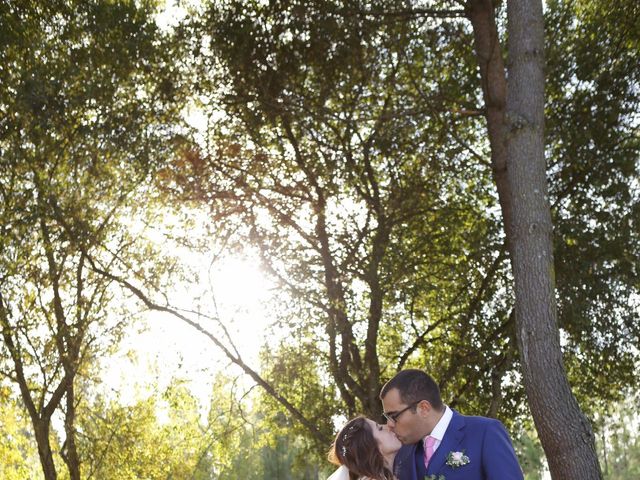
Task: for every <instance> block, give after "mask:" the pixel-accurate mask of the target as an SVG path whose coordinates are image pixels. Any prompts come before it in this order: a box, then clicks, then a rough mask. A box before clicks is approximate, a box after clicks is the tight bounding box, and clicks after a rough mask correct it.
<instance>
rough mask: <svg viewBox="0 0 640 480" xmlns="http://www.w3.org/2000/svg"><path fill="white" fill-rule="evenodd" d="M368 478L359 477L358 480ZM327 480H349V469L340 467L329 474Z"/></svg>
mask: <svg viewBox="0 0 640 480" xmlns="http://www.w3.org/2000/svg"><path fill="white" fill-rule="evenodd" d="M367 478H368V477H360V480H367ZM327 480H349V469H348V468H347V467H345V466H344V465H342V466H341V467H340V468H339V469H337V470H336V471H335V472H333V473H332V474H331V476H330V477H329V478H327Z"/></svg>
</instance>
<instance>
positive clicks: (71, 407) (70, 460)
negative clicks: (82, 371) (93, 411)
mask: <svg viewBox="0 0 640 480" xmlns="http://www.w3.org/2000/svg"><path fill="white" fill-rule="evenodd" d="M66 400H67V402H66V403H67V405H66V406H67V408H66V412H65V416H64V430H65V435H66V439H65V442H64V448H63V455H62V458H63V460H64V463H65V464H66V465H67V469H68V470H69V477H70V479H71V480H80V458H79V456H78V449H77V447H76V427H75V419H76V405H75V390H74V385H73V382H70V383H69V384H68V385H67V393H66Z"/></svg>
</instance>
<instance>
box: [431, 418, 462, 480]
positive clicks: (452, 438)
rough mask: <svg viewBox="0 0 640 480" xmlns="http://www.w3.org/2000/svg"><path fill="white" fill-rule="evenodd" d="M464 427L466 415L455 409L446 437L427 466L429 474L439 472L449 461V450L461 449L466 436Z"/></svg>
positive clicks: (445, 433)
mask: <svg viewBox="0 0 640 480" xmlns="http://www.w3.org/2000/svg"><path fill="white" fill-rule="evenodd" d="M464 427H465V421H464V417H463V416H462V415H460V414H459V413H458V412H456V411H455V410H454V411H453V417H452V418H451V422H449V426H448V427H447V431H446V432H444V438H443V439H442V442H441V443H440V445H439V446H438V449H437V450H436V451H435V453H434V454H433V457H431V461H430V462H429V468H427V474H428V475H431V474H434V473H437V472H439V471H440V470H441V469H442V467H443V466H444V464H445V462H446V461H447V456H448V455H449V452H453V451H456V450H459V449H458V448H457V447H458V445H459V444H460V442H461V441H462V439H463V438H464Z"/></svg>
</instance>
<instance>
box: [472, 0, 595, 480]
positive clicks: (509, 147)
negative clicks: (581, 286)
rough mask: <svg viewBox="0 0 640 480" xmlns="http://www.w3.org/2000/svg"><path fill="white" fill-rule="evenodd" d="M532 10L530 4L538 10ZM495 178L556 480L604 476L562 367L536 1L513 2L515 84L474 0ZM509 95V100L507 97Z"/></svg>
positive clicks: (532, 385)
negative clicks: (547, 178) (545, 153)
mask: <svg viewBox="0 0 640 480" xmlns="http://www.w3.org/2000/svg"><path fill="white" fill-rule="evenodd" d="M532 9H533V10H532ZM466 14H467V16H468V18H469V20H470V21H471V24H472V26H473V31H474V37H475V50H476V56H477V58H478V64H479V68H480V78H481V83H482V92H483V97H484V101H485V115H486V118H487V130H488V136H489V142H490V145H491V160H492V167H493V174H494V179H495V182H496V187H497V191H498V197H499V201H500V206H501V209H502V215H503V221H504V229H505V234H506V238H507V245H508V250H509V253H510V255H511V263H512V267H513V272H514V278H515V291H516V329H517V332H516V336H517V338H518V348H519V351H520V359H521V364H522V370H523V377H524V383H525V389H526V391H527V395H528V401H529V406H530V408H531V412H532V415H533V417H534V421H535V423H536V427H537V430H538V433H539V435H540V439H541V442H542V445H543V448H544V450H545V453H546V455H547V459H548V462H549V468H550V470H551V474H552V476H553V478H554V479H567V480H568V479H575V478H594V479H595V478H601V476H600V467H599V465H598V461H597V456H596V450H595V443H594V437H593V433H592V431H591V428H590V426H589V423H588V421H587V420H586V418H585V417H584V415H583V414H582V412H581V411H580V408H579V406H578V404H577V401H576V400H575V397H574V396H573V394H572V392H571V388H570V386H569V382H568V379H567V376H566V373H565V370H564V366H563V364H562V353H561V350H560V341H559V334H558V326H557V319H556V307H555V297H554V288H555V286H554V277H553V254H552V237H551V235H552V225H551V212H550V206H549V199H548V194H547V184H546V170H545V161H544V133H543V127H544V125H543V123H544V122H543V117H544V73H543V45H544V43H543V42H544V39H543V22H542V5H541V2H540V1H539V0H533V1H532V0H518V1H514V0H509V3H508V15H509V45H508V46H509V84H508V93H507V82H506V75H505V68H504V63H503V60H502V54H501V51H500V42H499V38H498V32H497V28H496V23H495V12H494V5H493V2H492V1H491V0H469V1H468V3H467V7H466ZM507 97H508V98H507Z"/></svg>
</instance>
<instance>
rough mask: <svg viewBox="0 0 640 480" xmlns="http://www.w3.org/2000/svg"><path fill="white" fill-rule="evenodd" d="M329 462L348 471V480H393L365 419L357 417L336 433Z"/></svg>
mask: <svg viewBox="0 0 640 480" xmlns="http://www.w3.org/2000/svg"><path fill="white" fill-rule="evenodd" d="M329 460H330V461H331V462H333V463H335V464H337V465H344V466H345V467H347V468H348V469H349V478H351V480H357V479H358V478H360V477H369V478H370V479H372V480H393V479H394V478H395V477H394V476H393V473H392V472H391V470H389V469H388V468H387V467H386V466H385V464H384V457H383V456H382V453H380V449H379V448H378V443H377V442H376V439H375V438H374V437H373V432H372V431H371V427H370V426H369V424H368V423H367V422H366V418H365V417H362V416H359V417H356V418H354V419H353V420H349V421H348V422H347V424H346V425H345V426H344V427H343V428H342V430H340V432H338V435H336V439H335V441H334V442H333V445H332V446H331V450H330V451H329Z"/></svg>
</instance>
